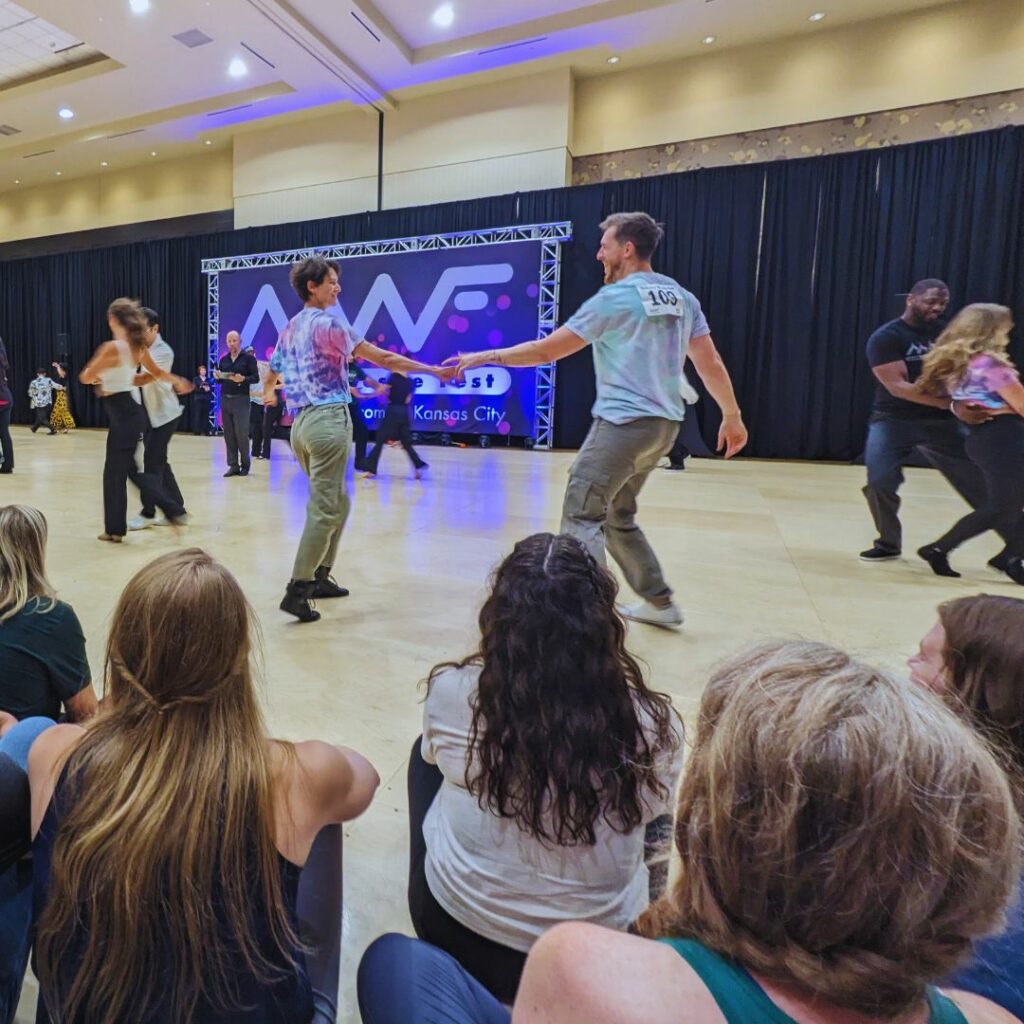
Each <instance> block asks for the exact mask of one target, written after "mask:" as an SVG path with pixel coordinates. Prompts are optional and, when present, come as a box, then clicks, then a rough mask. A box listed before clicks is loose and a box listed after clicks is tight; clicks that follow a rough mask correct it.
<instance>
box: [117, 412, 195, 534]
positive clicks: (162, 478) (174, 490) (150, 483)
mask: <svg viewBox="0 0 1024 1024" xmlns="http://www.w3.org/2000/svg"><path fill="white" fill-rule="evenodd" d="M179 418H180V417H179ZM177 428H178V420H177V419H174V420H171V422H170V423H165V424H164V425H163V426H162V427H150V428H149V429H148V430H147V431H146V433H145V435H144V436H143V456H142V472H141V473H140V472H139V468H138V466H137V465H136V464H135V460H134V459H133V460H132V468H131V469H130V470H129V472H128V479H129V480H131V482H132V483H133V484H135V486H136V487H138V489H139V490H140V491H141V492H142V515H143V516H144V517H145V518H146V519H152V518H153V517H154V516H155V515H156V510H157V509H158V508H159V509H160V510H161V511H162V512H163V514H164V515H165V516H167V518H168V519H177V518H178V516H182V515H184V514H185V499H184V498H183V497H182V495H181V488H180V487H179V486H178V481H177V480H176V479H175V477H174V470H172V469H171V464H170V463H169V462H168V461H167V448H168V445H170V443H171V438H172V437H174V434H175V431H176V430H177Z"/></svg>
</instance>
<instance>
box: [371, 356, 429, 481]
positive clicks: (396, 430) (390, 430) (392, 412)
mask: <svg viewBox="0 0 1024 1024" xmlns="http://www.w3.org/2000/svg"><path fill="white" fill-rule="evenodd" d="M415 391H416V385H415V384H414V383H413V382H412V381H411V380H410V379H409V378H408V377H406V376H405V374H404V373H393V374H391V377H390V378H389V379H388V408H387V411H386V412H385V413H384V420H383V422H382V423H381V425H380V426H379V427H378V428H377V443H376V444H375V445H374V446H373V451H372V452H370V457H369V458H368V459H367V460H366V466H365V468H364V472H363V476H367V477H373V476H376V475H377V466H378V465H379V463H380V453H381V452H382V451H383V449H384V445H385V444H387V442H388V441H400V442H401V445H402V447H403V448H404V449H405V454H406V455H408V456H409V458H410V459H411V460H412V465H413V469H414V470H415V472H416V479H417V480H419V479H420V477H421V476H423V470H425V469H426V468H427V464H426V463H425V462H424V461H423V460H422V459H421V458H420V456H419V453H418V452H417V451H416V449H415V448H413V446H412V420H411V417H410V416H409V406H410V404H411V403H412V396H413V394H414V393H415Z"/></svg>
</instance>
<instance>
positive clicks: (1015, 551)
mask: <svg viewBox="0 0 1024 1024" xmlns="http://www.w3.org/2000/svg"><path fill="white" fill-rule="evenodd" d="M965 447H966V450H967V456H968V458H969V459H970V460H971V462H973V463H974V464H975V465H976V466H977V467H978V469H980V470H981V472H982V474H983V476H984V478H985V491H986V497H985V501H984V502H983V503H982V504H980V505H978V507H977V508H976V509H975V510H974V511H973V512H969V513H968V514H967V515H965V516H964V517H963V518H962V519H961V520H960V521H959V522H957V523H955V524H954V525H953V528H952V529H951V530H949V532H948V533H946V534H945V535H944V536H942V537H940V538H939V539H938V540H937V541H936V542H935V546H936V547H937V548H939V549H941V550H942V551H946V552H949V551H952V550H953V549H954V548H956V547H959V546H960V545H961V544H963V543H964V541H967V540H970V539H971V538H972V537H977V536H978V535H979V534H982V533H985V532H986V531H988V530H998V531H999V532H1000V533H1002V534H1003V536H1004V537H1005V538H1006V553H1007V554H1008V555H1009V556H1010V557H1011V558H1012V557H1020V556H1022V555H1024V418H1021V417H1020V416H1017V415H1014V414H1007V415H1002V416H994V417H993V418H992V419H990V420H988V421H987V422H985V423H980V424H978V425H977V426H973V427H971V428H970V431H969V433H968V435H967V442H966V445H965Z"/></svg>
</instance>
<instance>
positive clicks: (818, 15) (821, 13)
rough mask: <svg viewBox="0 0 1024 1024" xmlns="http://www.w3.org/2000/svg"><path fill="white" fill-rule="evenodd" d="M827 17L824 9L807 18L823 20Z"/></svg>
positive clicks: (809, 19)
mask: <svg viewBox="0 0 1024 1024" xmlns="http://www.w3.org/2000/svg"><path fill="white" fill-rule="evenodd" d="M824 17H825V12H824V11H815V12H814V13H813V14H812V15H811V16H810V17H809V18H808V19H807V20H808V21H822V20H823V19H824Z"/></svg>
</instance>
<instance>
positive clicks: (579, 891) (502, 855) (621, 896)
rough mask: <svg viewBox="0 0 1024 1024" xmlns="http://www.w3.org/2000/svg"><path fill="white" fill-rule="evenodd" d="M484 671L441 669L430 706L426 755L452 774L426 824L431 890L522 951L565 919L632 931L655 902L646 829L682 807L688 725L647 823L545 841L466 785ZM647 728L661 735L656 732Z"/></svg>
mask: <svg viewBox="0 0 1024 1024" xmlns="http://www.w3.org/2000/svg"><path fill="white" fill-rule="evenodd" d="M479 671H480V670H479V669H478V668H473V667H468V668H465V669H448V670H446V671H444V672H442V673H441V674H440V675H439V676H437V677H436V678H435V679H434V681H433V683H432V684H431V686H430V692H429V694H428V696H427V700H426V704H425V705H424V709H423V743H422V747H421V750H422V753H423V758H424V760H425V761H427V762H428V763H430V764H436V765H437V766H438V768H440V769H441V772H442V774H443V775H444V782H443V783H442V785H441V789H440V790H439V791H438V794H437V796H436V797H435V798H434V802H433V804H432V805H431V807H430V810H429V811H428V812H427V816H426V818H425V820H424V822H423V837H424V839H425V840H426V844H427V859H426V877H427V884H428V885H429V886H430V891H431V893H433V895H434V898H435V899H436V900H437V902H438V903H439V904H440V905H441V906H442V907H443V908H444V909H445V910H446V911H447V912H448V913H449V914H451V915H452V917H454V918H455V919H456V920H457V921H460V922H461V923H462V924H464V925H465V926H466V927H467V928H470V929H471V930H472V931H474V932H476V933H477V934H478V935H482V936H484V937H485V938H488V939H491V940H493V941H494V942H499V943H501V944H502V945H503V946H507V947H509V948H511V949H517V950H521V951H522V952H526V951H527V950H529V948H530V947H531V946H532V945H533V943H534V942H535V941H536V939H537V938H539V937H540V935H542V934H543V933H544V932H545V931H546V930H547V929H548V928H551V927H553V926H554V925H556V924H558V923H559V922H560V921H591V922H593V923H595V924H601V925H605V926H606V927H609V928H616V929H624V928H626V927H627V926H628V925H629V924H630V923H631V922H632V921H633V920H635V919H636V917H637V916H638V915H639V914H640V913H641V912H642V911H643V910H644V908H645V907H646V906H647V903H648V875H647V867H646V866H645V864H644V827H645V826H646V825H647V824H648V823H649V822H651V821H653V820H654V819H655V818H657V817H660V816H661V815H663V814H668V813H671V811H672V810H673V808H674V805H675V790H676V782H677V780H678V778H679V773H680V771H681V770H682V761H683V749H682V748H683V744H682V725H681V723H680V722H679V720H678V718H677V719H676V737H677V739H678V741H679V745H678V748H677V750H676V751H675V753H674V754H672V753H671V752H670V751H666V752H665V753H664V755H663V760H662V763H661V764H660V765H659V767H658V777H659V779H660V780H661V781H662V782H664V783H665V785H666V786H667V787H668V796H667V797H666V799H665V800H663V801H657V800H655V799H654V794H652V793H650V791H648V792H647V800H648V807H647V808H646V810H645V814H644V821H643V824H642V825H640V826H639V827H638V828H636V829H634V830H633V831H632V832H631V833H629V834H628V835H622V833H620V832H615V831H614V830H613V829H612V828H611V827H610V826H609V825H608V824H607V823H606V822H604V821H603V820H598V821H597V822H596V823H595V826H594V828H595V831H596V835H597V843H596V845H595V846H572V847H558V846H553V845H550V844H549V845H548V846H547V847H545V846H544V845H542V844H541V843H540V841H539V840H537V839H536V838H534V837H532V836H529V835H527V834H526V833H525V832H523V831H521V830H520V828H519V826H518V825H516V823H515V822H514V821H512V820H511V819H507V818H499V817H498V816H497V815H495V814H493V813H491V812H490V811H487V810H482V809H481V808H480V805H479V804H478V803H477V799H476V797H475V796H472V795H471V794H470V792H469V790H468V789H467V788H466V751H467V749H468V747H469V732H470V726H471V724H472V721H473V711H472V705H471V700H472V698H473V696H474V693H475V691H476V686H477V678H478V676H479ZM649 735H650V738H651V740H652V741H653V739H654V732H653V729H651V731H650V734H649Z"/></svg>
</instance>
